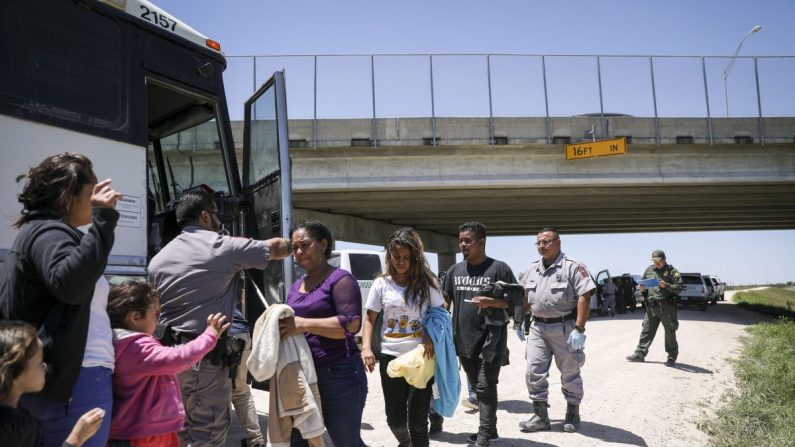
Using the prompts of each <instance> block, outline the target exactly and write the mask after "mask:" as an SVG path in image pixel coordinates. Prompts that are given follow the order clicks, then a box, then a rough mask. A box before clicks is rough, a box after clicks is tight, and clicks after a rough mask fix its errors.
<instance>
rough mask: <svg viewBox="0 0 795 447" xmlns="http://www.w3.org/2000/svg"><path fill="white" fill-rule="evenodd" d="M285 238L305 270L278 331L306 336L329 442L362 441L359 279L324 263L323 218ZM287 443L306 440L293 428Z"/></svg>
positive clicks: (339, 446)
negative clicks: (357, 337)
mask: <svg viewBox="0 0 795 447" xmlns="http://www.w3.org/2000/svg"><path fill="white" fill-rule="evenodd" d="M290 239H291V241H292V244H293V256H294V257H295V262H296V263H297V264H298V265H299V266H301V267H302V268H303V269H304V270H306V275H305V276H304V277H302V278H300V279H298V280H297V281H296V282H295V283H294V284H293V286H292V287H291V288H290V292H289V293H288V294H287V305H289V306H290V307H292V308H293V310H294V311H295V318H292V319H285V320H282V321H280V322H279V326H280V332H281V334H282V336H289V335H293V334H297V333H303V334H304V335H305V336H306V341H307V342H308V343H309V348H310V349H311V350H312V358H313V359H314V361H315V370H316V371H317V383H318V389H319V390H320V404H321V407H322V409H323V420H324V422H325V424H326V430H328V434H329V436H330V437H331V441H332V442H333V443H334V446H335V447H360V446H364V445H365V444H364V442H362V438H361V436H360V434H359V430H360V429H361V424H362V412H363V411H364V403H365V399H366V398H367V378H366V377H365V373H364V364H363V363H362V360H361V357H360V352H359V347H358V346H356V340H355V339H354V334H356V333H357V332H358V331H359V327H360V326H361V316H362V297H361V293H360V292H359V284H358V283H357V282H356V278H354V277H353V276H352V275H351V274H350V273H348V272H346V271H344V270H341V269H338V268H336V267H332V266H331V265H329V263H328V259H329V258H330V257H331V246H332V243H333V241H334V239H333V237H332V236H331V232H330V231H329V229H328V227H326V226H325V225H324V224H323V223H322V222H319V221H316V220H308V221H305V222H301V223H299V224H298V225H297V226H296V227H295V228H293V230H292V231H291V232H290ZM290 445H291V446H308V443H307V442H306V441H305V440H303V439H302V438H301V434H300V432H298V430H295V429H293V435H292V440H291V443H290Z"/></svg>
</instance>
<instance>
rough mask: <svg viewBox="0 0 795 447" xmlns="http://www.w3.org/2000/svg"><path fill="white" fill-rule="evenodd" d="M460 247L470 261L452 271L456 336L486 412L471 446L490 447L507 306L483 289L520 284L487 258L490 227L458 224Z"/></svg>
mask: <svg viewBox="0 0 795 447" xmlns="http://www.w3.org/2000/svg"><path fill="white" fill-rule="evenodd" d="M458 246H459V248H460V249H461V254H463V255H464V261H463V262H459V263H458V264H455V265H454V266H452V267H450V269H449V270H447V274H446V277H445V284H444V289H445V290H444V292H445V294H446V296H445V298H446V299H448V300H449V302H448V304H450V303H452V306H453V340H454V342H455V349H456V353H457V354H458V357H459V359H460V361H461V366H462V367H463V368H464V372H465V373H466V375H467V379H468V380H469V382H470V383H473V384H475V392H476V393H477V397H478V409H479V411H480V427H479V429H478V432H477V433H475V434H474V435H472V436H470V437H469V442H470V445H471V446H475V447H488V445H489V441H494V440H497V439H499V436H498V435H497V382H498V378H499V374H500V367H501V366H502V363H503V359H504V357H505V355H506V352H507V342H508V337H507V322H508V313H507V311H506V309H507V308H508V307H509V305H511V303H509V301H508V300H506V299H502V298H490V297H485V296H478V293H477V292H478V291H479V290H480V289H481V288H482V287H483V286H486V285H489V284H491V283H494V282H497V281H503V282H506V283H511V284H512V283H516V278H515V277H514V275H513V272H512V271H511V269H510V267H508V265H506V264H505V263H504V262H501V261H497V260H494V259H492V258H489V257H487V256H486V227H485V226H483V224H481V223H479V222H467V223H465V224H463V225H461V226H460V227H459V228H458Z"/></svg>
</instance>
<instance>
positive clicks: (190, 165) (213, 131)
mask: <svg viewBox="0 0 795 447" xmlns="http://www.w3.org/2000/svg"><path fill="white" fill-rule="evenodd" d="M160 144H161V147H162V148H163V161H164V163H165V168H166V179H167V183H168V188H169V192H170V193H171V198H172V199H175V198H177V197H178V196H179V193H180V192H182V191H183V190H185V189H189V188H192V187H194V186H197V185H201V184H205V185H208V186H209V187H211V188H212V189H213V190H214V191H216V192H218V191H222V192H224V193H226V195H229V179H228V178H227V176H226V171H223V170H221V171H219V170H218V169H217V168H218V167H219V166H224V160H223V153H222V152H221V143H220V138H219V135H218V126H217V125H216V122H215V120H214V119H213V120H210V121H207V122H205V123H202V124H199V125H197V126H193V127H191V128H188V129H185V130H183V131H181V132H178V133H176V134H174V135H170V136H168V137H166V138H163V139H162V140H161V141H160Z"/></svg>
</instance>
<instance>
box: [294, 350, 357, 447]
mask: <svg viewBox="0 0 795 447" xmlns="http://www.w3.org/2000/svg"><path fill="white" fill-rule="evenodd" d="M315 371H316V372H317V387H318V390H319V391H320V405H321V407H322V408H323V422H325V424H326V430H327V431H328V434H329V437H331V442H333V443H334V447H362V446H364V445H365V444H364V442H363V441H362V437H361V435H360V430H361V428H362V412H363V411H364V402H365V400H366V399H367V377H366V376H365V372H364V363H363V362H362V359H361V358H360V357H359V356H354V357H349V358H347V359H345V360H341V361H339V362H337V363H335V364H333V365H329V366H322V367H319V368H316V369H315ZM290 445H291V446H293V447H304V446H308V445H309V443H307V442H306V441H305V440H304V439H303V438H302V437H301V432H299V431H298V430H296V429H293V433H292V437H291V439H290Z"/></svg>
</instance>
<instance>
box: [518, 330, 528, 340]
mask: <svg viewBox="0 0 795 447" xmlns="http://www.w3.org/2000/svg"><path fill="white" fill-rule="evenodd" d="M516 338H518V339H519V341H525V340H527V337H525V335H524V329H522V328H516Z"/></svg>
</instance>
